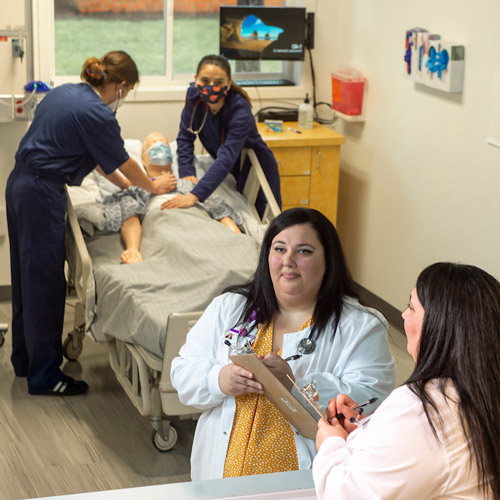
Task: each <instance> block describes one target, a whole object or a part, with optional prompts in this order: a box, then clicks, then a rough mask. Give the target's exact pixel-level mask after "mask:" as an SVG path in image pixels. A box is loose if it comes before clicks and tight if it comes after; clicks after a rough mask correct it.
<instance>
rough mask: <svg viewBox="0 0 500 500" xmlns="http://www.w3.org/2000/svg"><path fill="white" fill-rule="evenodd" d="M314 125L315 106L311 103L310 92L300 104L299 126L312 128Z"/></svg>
mask: <svg viewBox="0 0 500 500" xmlns="http://www.w3.org/2000/svg"><path fill="white" fill-rule="evenodd" d="M312 127H313V107H312V106H311V104H309V94H306V98H305V99H304V102H303V103H302V104H301V105H300V106H299V128H303V129H311V128H312Z"/></svg>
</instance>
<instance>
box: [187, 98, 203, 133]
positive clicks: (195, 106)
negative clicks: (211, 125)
mask: <svg viewBox="0 0 500 500" xmlns="http://www.w3.org/2000/svg"><path fill="white" fill-rule="evenodd" d="M200 102H203V101H202V100H201V99H200V100H198V101H196V103H195V105H194V108H193V112H192V113H191V118H190V120H189V127H188V128H187V130H188V132H191V133H192V134H194V135H199V133H200V132H201V131H202V130H203V127H204V126H205V122H206V121H207V116H208V104H207V105H206V106H205V116H204V117H203V121H202V122H201V125H200V127H199V128H198V130H193V121H194V115H195V114H196V108H197V107H198V104H200Z"/></svg>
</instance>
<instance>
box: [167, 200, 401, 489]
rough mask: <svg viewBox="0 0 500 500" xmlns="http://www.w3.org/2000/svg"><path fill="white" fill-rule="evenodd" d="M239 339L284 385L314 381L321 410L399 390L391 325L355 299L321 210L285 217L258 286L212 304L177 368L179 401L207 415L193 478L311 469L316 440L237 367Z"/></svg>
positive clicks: (267, 247)
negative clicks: (342, 399) (334, 400)
mask: <svg viewBox="0 0 500 500" xmlns="http://www.w3.org/2000/svg"><path fill="white" fill-rule="evenodd" d="M238 339H241V340H247V339H248V340H249V341H251V344H252V348H253V351H254V352H255V353H256V354H257V355H259V356H262V358H263V363H264V364H265V365H266V366H267V367H268V368H269V369H270V370H271V371H272V372H273V373H274V374H275V375H276V376H277V377H278V378H279V379H280V380H281V381H282V382H283V383H284V384H285V385H286V386H290V385H291V384H290V382H289V380H288V378H287V375H288V376H290V377H292V379H295V383H296V384H298V385H299V386H304V385H307V384H310V383H311V382H313V381H315V382H316V385H317V388H318V391H319V402H320V404H323V405H324V406H326V404H327V402H328V400H329V399H330V398H331V397H334V396H336V395H337V394H338V393H339V392H347V393H349V394H350V395H352V396H353V397H355V398H360V399H368V398H372V397H376V398H379V399H380V400H383V399H384V398H385V397H386V396H387V394H388V393H389V392H390V391H391V390H392V388H393V387H394V383H395V365H394V360H393V358H392V355H391V352H390V348H389V344H388V342H387V323H386V321H385V319H384V318H383V316H382V315H381V314H380V313H379V312H377V311H375V310H373V309H369V308H366V307H363V306H362V305H361V304H360V303H359V302H358V300H357V298H356V293H355V291H354V288H353V282H352V280H351V277H350V274H349V271H348V269H347V266H346V263H345V260H344V256H343V252H342V248H341V246H340V241H339V238H338V235H337V232H336V231H335V228H334V227H333V225H332V223H331V222H330V221H329V220H328V219H327V218H326V217H325V216H324V215H322V214H321V213H320V212H318V211H316V210H312V209H307V208H293V209H290V210H287V211H285V212H283V213H282V214H281V215H279V216H278V217H277V218H275V219H274V220H273V221H272V222H271V224H270V226H269V229H268V231H267V232H266V235H265V237H264V241H263V244H262V247H261V253H260V257H259V264H258V267H257V271H256V273H255V275H254V277H253V279H252V280H251V281H250V282H249V283H247V284H245V285H243V286H235V287H231V288H230V289H229V290H228V292H227V293H224V294H222V295H221V296H219V297H217V298H215V299H214V300H213V301H212V303H211V304H210V305H209V306H208V308H207V309H206V311H205V312H204V314H203V315H202V317H201V319H200V320H199V321H198V323H197V324H196V325H195V326H194V327H193V328H192V329H191V331H190V332H189V334H188V336H187V340H186V343H185V345H184V346H183V347H182V348H181V350H180V352H179V357H177V358H175V359H174V360H173V362H172V370H171V375H172V382H173V385H174V387H175V388H176V390H177V391H178V393H179V398H180V400H181V402H182V403H184V404H187V405H192V406H195V407H197V408H200V409H202V410H203V414H202V415H201V417H200V419H199V421H198V425H197V427H196V433H195V438H194V444H193V450H192V455H191V477H192V479H193V480H200V479H214V478H221V477H231V476H242V475H250V474H262V473H270V472H280V471H286V470H297V469H306V468H310V467H311V465H312V459H313V457H314V455H315V452H316V450H315V447H314V440H311V439H306V438H305V437H304V436H303V435H302V434H300V432H298V430H297V429H295V428H294V427H292V426H291V425H290V424H289V423H288V421H287V420H286V419H285V417H284V416H282V415H281V413H280V412H279V411H278V410H277V409H276V408H275V407H274V406H273V405H272V403H271V402H270V401H269V400H268V399H267V398H266V397H265V396H264V395H263V391H262V385H261V384H260V383H258V382H256V381H255V380H254V379H253V374H252V373H250V372H249V371H248V370H245V369H243V368H240V367H238V366H236V365H234V364H233V363H231V362H230V358H229V356H230V355H232V354H235V353H237V352H239V351H238V349H237V342H238Z"/></svg>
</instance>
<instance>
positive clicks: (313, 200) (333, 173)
mask: <svg viewBox="0 0 500 500" xmlns="http://www.w3.org/2000/svg"><path fill="white" fill-rule="evenodd" d="M288 127H290V128H293V129H296V130H298V125H297V122H285V123H284V124H283V132H273V131H272V130H269V129H268V128H267V127H266V126H265V125H264V123H258V124H257V128H258V130H259V132H260V134H261V135H262V138H263V139H264V141H265V142H266V143H267V145H268V146H269V147H270V148H271V150H272V152H273V153H274V156H275V158H276V161H277V162H278V168H279V172H280V179H281V197H282V201H283V210H286V209H287V208H291V207H310V208H315V209H316V210H319V211H320V212H322V213H323V214H324V215H325V216H326V217H328V219H330V221H331V222H332V223H333V224H336V222H337V201H338V187H339V169H340V146H341V145H342V144H344V142H345V137H344V136H343V135H340V134H337V133H336V132H334V131H333V130H330V129H329V128H327V127H325V126H323V125H320V124H318V123H314V124H313V128H312V129H311V130H302V131H301V132H302V133H301V134H298V133H297V132H292V131H291V130H288Z"/></svg>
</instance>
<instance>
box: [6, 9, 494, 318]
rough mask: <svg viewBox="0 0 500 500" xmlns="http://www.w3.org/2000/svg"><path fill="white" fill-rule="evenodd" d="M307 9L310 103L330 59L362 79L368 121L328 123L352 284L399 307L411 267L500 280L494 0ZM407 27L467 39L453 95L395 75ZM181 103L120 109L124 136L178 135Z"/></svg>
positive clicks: (9, 134) (10, 147)
mask: <svg viewBox="0 0 500 500" xmlns="http://www.w3.org/2000/svg"><path fill="white" fill-rule="evenodd" d="M0 1H1V2H4V1H6V0H0ZM314 5H315V8H316V49H315V50H314V52H313V55H314V62H315V69H316V80H317V85H318V89H317V98H318V100H324V101H330V99H331V87H330V73H331V71H332V70H333V69H334V68H335V67H336V66H337V65H338V64H349V65H351V66H354V67H355V68H357V69H359V70H360V71H362V72H364V74H365V75H366V76H367V78H368V94H367V102H366V103H365V104H366V112H367V113H366V118H367V120H366V122H365V123H364V124H343V123H338V124H337V125H335V129H336V130H337V131H339V132H341V133H343V134H345V135H346V138H347V142H346V144H345V146H343V149H342V153H341V178H340V196H339V213H338V217H339V219H338V229H339V233H340V235H341V238H342V241H343V244H344V247H345V250H346V254H347V258H348V261H349V264H350V266H351V270H352V272H353V275H354V278H355V280H356V281H357V282H358V283H360V284H361V285H362V286H364V287H365V288H367V289H369V290H371V291H372V292H374V293H375V294H377V295H379V296H380V297H381V298H383V299H384V300H386V301H387V302H389V303H391V304H392V305H394V306H395V307H397V308H399V309H402V308H404V306H405V304H406V302H407V297H408V294H409V292H410V289H411V287H412V286H413V284H414V282H415V279H416V277H417V275H418V273H419V271H420V270H421V269H422V268H423V267H424V266H426V265H428V264H430V263H432V262H435V261H437V260H452V261H461V262H467V263H471V264H475V265H478V266H480V267H482V268H484V269H486V270H487V271H489V272H490V273H492V274H493V275H495V276H496V277H497V278H500V259H498V257H497V256H498V255H500V231H498V222H497V217H498V215H500V196H499V193H500V150H499V149H495V148H493V147H491V146H489V145H487V144H486V142H485V139H486V137H487V135H488V123H489V118H490V106H491V95H492V90H493V89H492V88H491V82H492V74H493V67H492V66H493V63H492V61H494V60H495V57H497V54H496V51H495V50H496V48H498V47H499V43H498V40H497V38H496V35H497V31H498V30H499V20H500V4H499V3H498V2H497V1H496V0H480V2H479V3H476V4H474V8H472V7H471V4H470V3H469V2H466V1H465V0H439V1H435V0H422V1H421V2H419V3H417V2H410V1H408V0H377V1H374V0H335V1H331V0H316V2H315V3H314ZM415 26H421V27H424V28H427V29H429V30H431V31H435V32H438V33H441V35H442V36H443V37H444V38H447V39H450V40H453V41H456V42H462V43H463V44H464V45H465V46H466V76H465V85H464V92H463V93H462V94H456V95H452V94H444V93H441V92H438V91H434V90H432V89H428V88H426V87H422V86H416V85H415V84H414V83H412V82H410V81H409V80H407V79H405V78H404V63H403V55H404V34H405V31H406V29H408V28H412V27H415ZM497 51H498V50H497ZM499 90H500V89H499ZM182 104H183V103H182V101H181V100H179V101H176V102H168V103H167V102H148V103H131V104H127V105H126V106H124V107H123V108H121V109H120V112H119V119H120V123H121V125H122V132H123V136H124V137H142V136H144V135H145V134H146V133H147V132H149V131H151V130H161V131H163V132H164V133H165V134H166V135H167V137H169V138H170V137H175V135H176V133H177V126H178V121H179V116H180V111H181V108H182ZM256 104H257V105H258V103H256ZM266 104H269V103H268V102H264V103H263V105H266ZM23 131H24V129H23V125H22V124H17V123H14V124H0V190H1V192H2V193H3V191H4V187H5V181H6V178H7V176H8V173H9V172H10V170H11V168H12V165H13V157H14V154H15V151H16V149H17V144H18V143H19V140H20V139H21V137H22V134H23ZM9 282H10V278H9V271H8V250H7V242H6V240H0V286H1V285H8V284H9Z"/></svg>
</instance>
